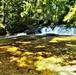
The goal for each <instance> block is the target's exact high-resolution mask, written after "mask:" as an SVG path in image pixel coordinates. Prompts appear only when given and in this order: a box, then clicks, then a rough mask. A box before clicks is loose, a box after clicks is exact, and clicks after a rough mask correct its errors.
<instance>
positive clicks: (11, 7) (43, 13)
mask: <svg viewBox="0 0 76 75" xmlns="http://www.w3.org/2000/svg"><path fill="white" fill-rule="evenodd" d="M2 3H3V7H4V8H3V11H4V20H3V21H4V22H5V28H6V30H7V31H8V33H15V32H21V31H23V30H24V28H25V29H26V28H27V27H34V26H38V25H47V26H48V25H52V24H54V25H57V24H62V23H67V24H69V25H70V24H73V25H74V26H75V25H76V21H75V16H76V15H75V12H76V10H75V8H76V2H75V0H70V1H68V0H5V1H4V0H2ZM67 9H68V10H67ZM63 19H64V20H63ZM19 27H20V28H19ZM16 28H17V29H16ZM11 30H12V31H11Z"/></svg>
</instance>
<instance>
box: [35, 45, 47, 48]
mask: <svg viewBox="0 0 76 75" xmlns="http://www.w3.org/2000/svg"><path fill="white" fill-rule="evenodd" d="M45 47H46V46H43V45H37V46H36V47H35V48H45Z"/></svg>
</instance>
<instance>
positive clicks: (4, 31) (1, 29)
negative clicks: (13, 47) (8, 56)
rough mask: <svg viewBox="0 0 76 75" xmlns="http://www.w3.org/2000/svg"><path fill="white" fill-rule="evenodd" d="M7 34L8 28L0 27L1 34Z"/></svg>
mask: <svg viewBox="0 0 76 75" xmlns="http://www.w3.org/2000/svg"><path fill="white" fill-rule="evenodd" d="M5 34H6V30H5V29H4V28H2V27H0V35H5Z"/></svg>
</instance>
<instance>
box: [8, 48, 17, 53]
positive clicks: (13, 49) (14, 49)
mask: <svg viewBox="0 0 76 75" xmlns="http://www.w3.org/2000/svg"><path fill="white" fill-rule="evenodd" d="M17 50H18V47H10V48H8V49H7V52H11V53H15V52H16V51H17Z"/></svg>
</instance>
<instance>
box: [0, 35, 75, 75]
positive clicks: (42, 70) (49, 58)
mask: <svg viewBox="0 0 76 75" xmlns="http://www.w3.org/2000/svg"><path fill="white" fill-rule="evenodd" d="M66 38H67V39H69V37H66ZM71 38H72V40H71V39H70V40H67V39H66V40H65V38H64V37H63V36H62V37H59V36H57V37H40V38H39V37H38V38H37V37H36V39H35V38H34V39H33V40H32V39H31V38H30V37H29V39H28V37H27V38H25V37H24V38H22V39H21V37H20V38H15V39H14V38H13V39H8V41H4V40H3V43H2V42H0V65H3V64H5V65H4V66H7V67H8V64H9V65H10V64H11V65H15V66H16V67H15V68H20V70H21V69H24V75H25V72H26V71H27V73H26V74H27V75H29V74H30V75H32V72H33V75H46V74H47V75H60V72H61V70H60V69H63V68H62V67H63V66H67V65H76V61H75V60H76V56H75V55H76V40H73V38H74V37H71ZM52 40H53V41H56V42H52ZM11 65H10V67H11ZM13 67H14V66H13ZM2 68H3V67H2ZM3 69H4V68H3ZM9 70H10V69H9ZM35 73H36V74H35ZM21 75H22V74H21Z"/></svg>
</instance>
